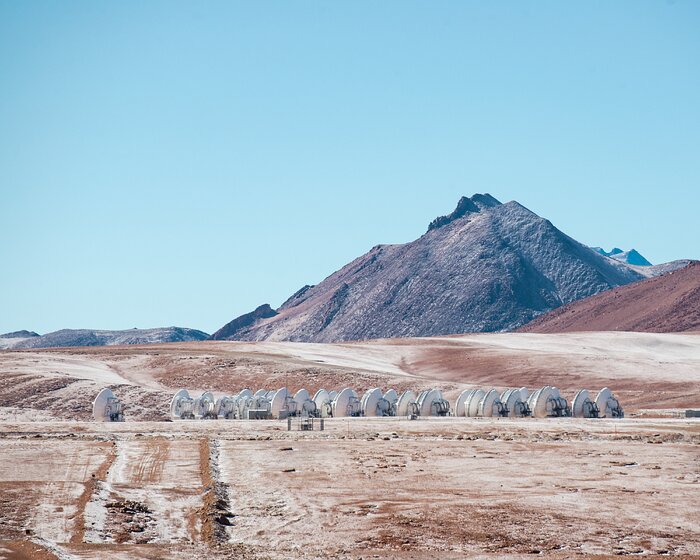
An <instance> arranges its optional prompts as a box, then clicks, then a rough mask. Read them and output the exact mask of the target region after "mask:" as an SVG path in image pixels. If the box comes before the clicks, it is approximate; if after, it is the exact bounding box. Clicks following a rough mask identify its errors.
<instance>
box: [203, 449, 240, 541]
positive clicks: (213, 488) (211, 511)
mask: <svg viewBox="0 0 700 560" xmlns="http://www.w3.org/2000/svg"><path fill="white" fill-rule="evenodd" d="M199 459H200V474H201V477H202V487H203V495H202V502H203V504H202V507H201V508H200V510H199V518H200V522H201V539H202V541H203V542H204V543H205V544H207V545H208V546H210V547H212V546H217V545H220V544H222V543H226V542H228V540H229V536H228V532H227V531H226V527H227V526H229V525H230V524H231V523H230V521H229V518H231V517H233V515H232V514H231V512H230V511H229V497H228V488H227V486H226V484H224V483H223V482H221V481H220V479H219V446H218V443H217V442H216V441H212V440H211V439H209V438H204V439H202V440H200V442H199Z"/></svg>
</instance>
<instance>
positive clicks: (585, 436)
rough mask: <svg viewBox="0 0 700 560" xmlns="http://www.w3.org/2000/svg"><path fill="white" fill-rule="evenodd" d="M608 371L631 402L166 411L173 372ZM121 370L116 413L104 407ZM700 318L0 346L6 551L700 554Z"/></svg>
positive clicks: (226, 385) (223, 379)
mask: <svg viewBox="0 0 700 560" xmlns="http://www.w3.org/2000/svg"><path fill="white" fill-rule="evenodd" d="M545 384H547V385H555V386H557V387H559V388H560V389H561V391H562V394H563V395H564V396H565V397H567V398H568V399H571V398H572V397H573V394H574V392H575V390H576V389H579V388H588V389H589V390H592V391H597V390H598V389H600V388H601V387H603V386H608V387H610V388H611V389H613V391H614V392H615V394H616V395H617V396H618V397H619V399H620V401H621V402H622V404H623V406H624V407H625V412H626V417H625V418H624V419H596V420H584V419H572V418H559V419H554V418H549V419H532V418H524V419H513V418H503V419H498V418H452V417H448V418H421V419H418V420H409V419H406V418H398V417H397V418H351V419H348V418H334V419H328V420H326V421H325V423H324V429H323V431H321V430H320V429H319V428H320V426H319V423H318V422H317V423H316V424H315V429H314V430H313V431H299V430H298V429H297V425H296V423H293V426H292V427H293V429H292V431H287V422H286V421H278V420H270V421H237V420H212V421H204V420H198V421H176V422H173V421H170V419H169V417H168V408H169V402H170V399H171V397H172V395H173V393H174V392H175V390H177V389H179V388H187V389H188V390H190V391H191V392H195V393H196V392H197V391H202V390H212V391H213V392H214V393H215V394H217V395H218V394H230V393H235V392H238V391H240V390H241V389H243V388H245V387H250V388H252V389H254V390H255V389H258V388H269V389H276V388H279V387H285V386H286V387H288V388H289V389H290V390H297V389H299V388H302V387H305V388H306V389H308V390H309V391H310V392H314V391H315V390H317V389H319V388H326V389H340V388H342V387H345V386H350V387H353V388H355V389H356V390H357V391H358V392H361V391H364V390H366V389H369V388H372V387H382V388H384V389H388V388H395V389H397V390H399V391H401V390H404V389H407V388H410V389H413V390H415V391H417V390H421V389H425V388H430V387H438V388H441V389H442V390H443V393H444V394H445V395H446V396H447V397H448V398H449V399H451V400H452V401H454V398H455V397H456V395H457V394H459V392H460V391H462V390H463V389H465V388H467V387H474V386H479V387H497V388H506V387H520V386H526V387H529V388H530V389H534V388H537V387H541V386H543V385H545ZM107 386H109V387H111V388H112V389H113V391H114V392H115V394H116V395H117V396H118V397H119V399H120V400H121V402H122V404H123V406H124V409H125V415H126V422H123V423H112V424H106V423H97V422H94V421H92V420H91V405H92V400H93V399H94V397H95V395H96V394H97V392H98V391H99V390H100V389H101V388H103V387H107ZM687 408H696V409H700V336H699V335H698V334H649V333H570V334H522V333H519V334H488V335H487V334H484V335H464V336H451V337H442V338H428V339H391V340H379V341H367V342H358V343H341V344H301V343H272V342H262V343H237V342H197V343H178V344H162V345H148V346H121V347H116V346H115V347H94V348H70V349H51V350H27V351H2V352H0V456H1V457H2V461H1V462H0V557H3V558H14V559H19V558H40V559H42V558H59V559H73V558H81V559H82V558H125V559H126V558H144V559H147V558H148V559H151V558H153V559H155V558H250V559H258V558H259V559H264V558H269V559H282V558H285V559H287V558H302V559H306V558H309V559H310V558H347V559H359V558H364V559H368V558H398V559H419V558H465V557H474V558H499V557H503V556H506V555H508V556H514V557H522V558H533V557H538V558H539V557H542V558H570V557H591V556H597V557H613V556H621V555H640V556H644V557H647V558H649V557H667V556H674V557H695V556H700V419H693V418H685V417H684V416H683V412H684V411H685V409H687Z"/></svg>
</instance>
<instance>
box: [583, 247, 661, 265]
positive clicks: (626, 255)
mask: <svg viewBox="0 0 700 560" xmlns="http://www.w3.org/2000/svg"><path fill="white" fill-rule="evenodd" d="M592 249H593V250H594V251H597V252H598V253H600V254H601V255H605V256H606V257H610V258H611V259H615V260H618V261H620V262H623V263H627V264H631V265H634V266H652V264H651V263H650V262H649V261H648V260H647V259H645V258H644V257H643V256H642V255H641V254H640V253H639V252H638V251H637V250H636V249H630V250H629V251H623V250H622V249H620V248H618V247H615V248H614V249H613V250H612V251H610V252H608V251H606V250H605V249H603V248H601V247H592Z"/></svg>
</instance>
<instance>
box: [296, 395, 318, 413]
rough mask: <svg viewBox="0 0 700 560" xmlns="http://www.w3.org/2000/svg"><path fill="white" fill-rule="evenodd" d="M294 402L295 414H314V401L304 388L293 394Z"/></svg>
mask: <svg viewBox="0 0 700 560" xmlns="http://www.w3.org/2000/svg"><path fill="white" fill-rule="evenodd" d="M294 402H295V403H296V412H297V414H302V415H306V416H316V410H317V408H316V402H315V401H314V400H313V399H312V398H311V395H309V392H308V391H307V390H306V389H299V390H298V391H297V392H296V393H295V394H294Z"/></svg>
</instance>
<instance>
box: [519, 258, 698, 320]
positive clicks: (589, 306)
mask: <svg viewBox="0 0 700 560" xmlns="http://www.w3.org/2000/svg"><path fill="white" fill-rule="evenodd" d="M699 330H700V262H698V261H695V262H692V263H691V264H689V265H688V266H687V267H685V268H682V269H680V270H676V271H674V272H670V273H668V274H664V275H663V276H658V277H656V278H650V279H649V280H643V281H641V282H635V283H634V284H629V285H626V286H622V287H619V288H614V289H612V290H608V291H606V292H603V293H600V294H597V295H595V296H592V297H589V298H586V299H584V300H580V301H577V302H574V303H572V304H569V305H566V306H564V307H560V308H559V309H555V310H554V311H552V312H550V313H547V314H546V315H543V316H541V317H539V318H537V319H535V320H534V321H531V322H530V323H528V324H527V325H525V326H524V327H521V328H520V329H519V332H532V333H560V332H576V331H636V332H685V331H699Z"/></svg>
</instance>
